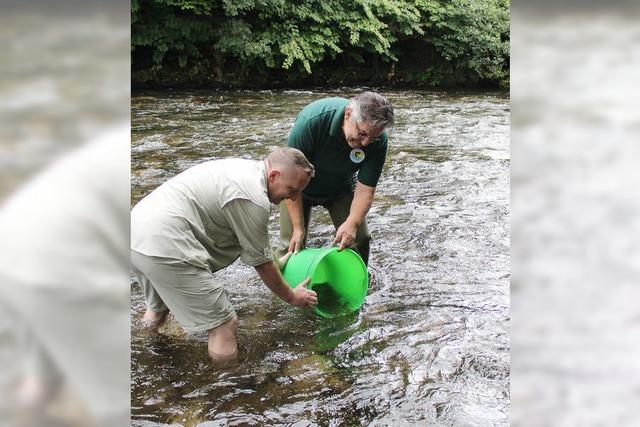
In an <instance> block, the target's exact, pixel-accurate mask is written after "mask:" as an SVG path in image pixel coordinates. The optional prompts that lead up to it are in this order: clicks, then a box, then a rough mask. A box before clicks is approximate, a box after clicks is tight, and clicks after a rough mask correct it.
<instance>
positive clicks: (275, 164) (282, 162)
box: [266, 147, 316, 178]
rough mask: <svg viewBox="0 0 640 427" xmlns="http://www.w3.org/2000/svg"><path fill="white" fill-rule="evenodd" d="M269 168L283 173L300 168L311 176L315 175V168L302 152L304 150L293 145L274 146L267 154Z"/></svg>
mask: <svg viewBox="0 0 640 427" xmlns="http://www.w3.org/2000/svg"><path fill="white" fill-rule="evenodd" d="M266 160H267V165H268V167H269V169H278V170H280V172H281V173H285V174H286V173H289V172H295V171H296V170H299V171H301V172H303V173H304V174H306V175H307V177H309V178H313V177H314V176H315V173H316V171H315V168H314V167H313V165H312V164H311V163H309V160H307V158H306V157H305V156H304V154H302V151H300V150H298V149H296V148H291V147H277V148H274V149H273V150H272V151H271V153H270V154H269V155H268V156H267V158H266Z"/></svg>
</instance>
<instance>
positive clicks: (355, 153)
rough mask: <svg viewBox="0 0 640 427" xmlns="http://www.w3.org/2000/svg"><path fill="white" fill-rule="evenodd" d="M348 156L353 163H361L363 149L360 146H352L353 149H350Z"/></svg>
mask: <svg viewBox="0 0 640 427" xmlns="http://www.w3.org/2000/svg"><path fill="white" fill-rule="evenodd" d="M349 157H350V158H351V161H352V162H353V163H362V161H363V160H364V151H362V150H361V149H360V148H354V149H353V150H351V153H350V154H349Z"/></svg>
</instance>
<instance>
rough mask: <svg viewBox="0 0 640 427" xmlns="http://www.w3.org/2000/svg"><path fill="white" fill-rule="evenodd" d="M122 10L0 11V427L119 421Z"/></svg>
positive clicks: (123, 411) (123, 367)
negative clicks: (0, 368) (0, 40)
mask: <svg viewBox="0 0 640 427" xmlns="http://www.w3.org/2000/svg"><path fill="white" fill-rule="evenodd" d="M120 3H123V2H120ZM121 6H123V4H120V5H118V4H117V2H114V3H112V4H111V5H110V7H109V9H108V10H104V9H101V8H100V6H98V5H94V4H92V3H91V2H88V3H83V4H80V3H78V4H74V3H68V2H56V3H55V4H53V5H51V4H47V3H43V4H40V5H38V4H33V3H30V4H29V5H27V6H24V7H22V6H20V7H16V6H15V5H11V4H3V13H2V15H1V16H0V38H1V39H2V43H0V57H2V63H1V64H0V70H1V74H0V75H1V78H2V80H0V204H1V208H0V236H2V237H1V238H0V366H2V370H1V371H0V396H2V397H0V425H2V426H5V425H9V426H12V425H17V426H22V425H24V426H29V425H43V426H44V425H46V426H53V425H83V426H84V425H123V426H124V425H128V424H129V334H128V330H129V313H128V306H129V287H128V271H129V266H128V246H129V228H128V227H129V225H128V224H129V222H128V212H129V138H130V137H129V134H130V132H129V123H128V114H129V94H130V90H129V79H128V76H129V13H128V5H126V6H125V7H124V8H123V7H121ZM118 7H119V9H118ZM28 9H30V10H28Z"/></svg>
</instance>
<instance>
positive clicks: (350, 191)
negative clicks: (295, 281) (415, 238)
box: [280, 92, 394, 263]
mask: <svg viewBox="0 0 640 427" xmlns="http://www.w3.org/2000/svg"><path fill="white" fill-rule="evenodd" d="M393 115H394V114H393V107H392V106H391V103H390V102H389V101H388V100H387V99H386V98H385V97H383V96H382V95H379V94H377V93H374V92H363V93H360V94H358V95H356V96H354V97H353V98H351V99H350V100H349V99H345V98H325V99H320V100H318V101H315V102H312V103H311V104H309V105H307V106H306V107H305V108H304V109H303V110H302V111H301V112H300V113H299V114H298V117H297V118H296V121H295V124H294V125H293V129H292V130H291V133H290V134H289V141H288V145H289V147H294V148H297V149H298V150H300V151H302V152H303V153H304V155H305V156H306V157H307V159H309V161H310V162H311V163H312V164H313V166H314V167H315V170H316V175H315V177H314V178H311V181H310V182H309V185H307V187H306V188H305V189H304V191H303V192H302V197H299V198H297V199H296V200H287V201H286V202H284V203H282V204H281V205H280V240H281V242H282V245H283V248H282V252H284V250H285V249H287V250H288V251H295V252H297V251H298V250H300V249H301V248H303V247H304V244H305V242H306V237H307V230H308V229H309V219H310V215H311V207H313V206H323V207H325V208H326V209H327V210H328V211H329V215H330V216H331V220H332V222H333V225H334V226H335V227H336V235H335V238H334V240H333V244H334V245H335V244H338V245H339V250H342V249H344V248H345V247H352V248H353V249H355V250H357V251H358V253H359V254H360V256H361V257H362V259H363V260H364V262H365V263H368V261H369V243H370V241H371V234H369V230H368V228H367V221H366V215H367V212H368V211H369V208H370V207H371V202H372V201H373V195H374V193H375V190H376V185H377V184H378V179H379V178H380V174H381V172H382V166H383V165H384V160H385V156H386V154H387V134H386V133H385V132H384V130H385V128H387V127H389V126H391V125H393Z"/></svg>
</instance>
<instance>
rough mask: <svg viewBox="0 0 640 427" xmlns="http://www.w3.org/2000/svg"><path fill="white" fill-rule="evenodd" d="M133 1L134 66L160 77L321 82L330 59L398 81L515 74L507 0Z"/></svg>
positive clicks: (432, 82)
mask: <svg viewBox="0 0 640 427" xmlns="http://www.w3.org/2000/svg"><path fill="white" fill-rule="evenodd" d="M131 11H132V57H133V58H132V61H133V67H134V70H136V71H144V72H145V74H144V75H145V76H146V79H148V80H151V81H153V80H156V81H159V80H162V76H163V75H168V74H171V73H172V72H173V73H176V75H181V76H183V79H186V80H198V79H199V80H202V81H215V82H220V83H224V82H228V83H229V82H230V83H239V84H242V82H243V81H245V82H247V81H256V76H260V79H259V80H260V81H262V82H264V83H268V82H269V81H270V80H273V79H276V78H277V79H280V78H284V79H288V80H289V81H294V80H295V81H300V82H304V81H308V82H312V81H313V82H318V77H317V76H313V75H312V74H313V71H314V70H318V69H321V70H325V69H327V67H328V66H329V64H331V65H333V66H335V65H336V64H341V65H342V66H343V67H344V68H345V70H344V71H345V75H349V74H350V73H349V69H350V70H351V74H353V75H354V76H358V75H361V74H360V73H358V72H356V70H358V69H360V70H368V69H371V67H372V64H373V68H374V69H373V73H374V74H375V75H374V76H373V77H374V78H377V79H379V80H387V81H389V82H390V83H394V82H397V81H399V79H404V80H405V82H409V83H414V84H425V85H437V84H441V83H442V82H445V81H446V82H453V83H455V84H465V83H469V82H472V83H477V82H482V81H484V82H492V83H496V82H499V81H501V80H504V79H505V78H508V61H509V3H508V0H409V1H407V0H354V1H351V2H343V1H338V0H296V1H291V0H146V1H140V0H132V8H131ZM396 69H398V70H402V72H399V73H398V74H397V75H396V74H395V70H396ZM185 71H188V72H185ZM139 75H142V74H139ZM366 75H367V76H368V77H367V78H372V76H371V74H370V73H368V74H366ZM354 78H357V77H354ZM406 80H408V81H406Z"/></svg>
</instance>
